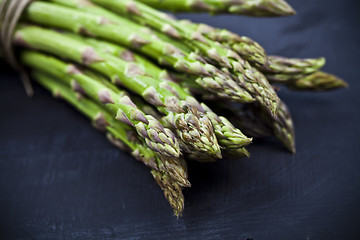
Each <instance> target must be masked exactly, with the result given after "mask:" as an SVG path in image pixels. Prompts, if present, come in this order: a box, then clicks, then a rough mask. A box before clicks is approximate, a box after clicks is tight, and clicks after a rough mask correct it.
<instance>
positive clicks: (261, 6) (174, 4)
mask: <svg viewBox="0 0 360 240" xmlns="http://www.w3.org/2000/svg"><path fill="white" fill-rule="evenodd" d="M139 1H141V2H143V3H145V4H148V5H149V6H152V7H154V8H158V9H163V10H168V11H173V12H209V13H211V14H216V13H232V14H241V15H248V16H255V17H265V16H266V17H270V16H289V15H294V14H295V11H294V9H293V8H292V7H291V6H290V5H289V4H288V3H286V2H285V1H284V0H259V1H257V0H231V1H228V0H189V1H184V0H139Z"/></svg>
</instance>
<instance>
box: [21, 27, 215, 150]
mask: <svg viewBox="0 0 360 240" xmlns="http://www.w3.org/2000/svg"><path fill="white" fill-rule="evenodd" d="M15 42H17V43H20V44H22V45H23V46H26V47H29V46H31V47H32V48H35V49H39V50H42V51H47V52H49V53H52V54H55V55H57V56H61V57H64V58H68V59H71V60H73V61H76V62H78V63H80V64H85V65H86V66H88V67H89V68H91V69H94V70H97V71H99V72H101V73H103V74H104V75H106V76H107V77H108V78H109V79H111V80H112V82H113V83H114V84H121V85H124V86H126V87H127V88H128V89H130V90H132V91H133V92H135V93H137V94H138V95H140V96H142V97H143V98H144V99H145V100H147V101H148V102H150V103H151V104H153V105H155V106H156V107H157V108H158V109H159V110H160V111H162V112H163V113H164V114H165V115H166V120H167V121H168V122H169V124H170V125H171V126H173V128H174V129H176V131H177V133H178V135H179V136H180V137H181V138H183V139H186V141H187V143H188V144H192V145H194V147H195V148H196V149H197V150H199V151H204V152H209V154H214V155H216V156H218V157H221V153H220V147H219V145H218V143H217V140H216V137H215V134H214V132H213V127H212V124H211V122H210V121H209V120H208V119H207V117H206V116H205V115H203V114H200V113H199V112H198V111H197V110H196V109H194V108H191V107H189V105H188V103H187V102H186V101H183V100H181V101H180V100H179V99H178V98H177V97H176V96H175V95H174V93H173V92H172V91H171V90H169V89H166V88H164V86H162V84H161V83H162V82H161V81H160V80H157V79H154V78H153V77H151V76H149V75H147V74H146V73H145V72H143V71H141V69H139V68H138V67H137V66H136V65H134V64H132V63H129V62H126V61H124V60H121V59H119V58H116V57H114V56H112V55H110V54H106V53H102V52H101V51H96V50H95V49H94V48H92V47H91V46H89V45H87V44H85V43H83V42H81V41H77V40H75V39H71V38H69V37H67V36H64V35H62V34H60V33H57V32H54V31H51V30H45V29H41V28H38V27H22V28H20V29H19V30H18V31H17V33H16V37H15ZM45 43H46V44H45ZM64 49H66V50H64ZM94 94H95V93H94ZM112 97H113V96H112ZM105 100H106V99H105ZM154 137H156V136H154Z"/></svg>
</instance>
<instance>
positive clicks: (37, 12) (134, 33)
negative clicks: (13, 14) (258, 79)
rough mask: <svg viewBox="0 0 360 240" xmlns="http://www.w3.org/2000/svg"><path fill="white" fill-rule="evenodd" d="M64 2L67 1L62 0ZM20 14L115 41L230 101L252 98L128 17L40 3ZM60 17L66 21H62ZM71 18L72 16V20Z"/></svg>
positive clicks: (196, 57)
mask: <svg viewBox="0 0 360 240" xmlns="http://www.w3.org/2000/svg"><path fill="white" fill-rule="evenodd" d="M64 2H67V1H65V0H64ZM24 16H25V17H26V19H27V20H28V21H32V22H34V23H38V24H42V25H45V26H51V27H58V28H62V29H66V30H69V31H73V32H76V33H82V34H86V35H90V36H96V37H99V38H103V39H105V40H109V41H111V42H116V43H118V44H120V45H123V46H126V47H129V48H132V49H134V50H137V51H139V52H141V53H143V54H145V55H147V56H149V57H151V58H153V59H155V60H157V61H158V62H159V63H160V64H161V65H164V66H167V67H171V68H174V69H175V70H177V71H179V72H188V73H191V74H194V75H196V76H199V81H201V84H203V86H204V87H205V88H207V89H209V90H211V91H213V92H214V93H218V92H221V95H222V96H225V97H226V98H230V99H233V100H234V101H241V102H252V101H253V98H252V97H251V96H250V95H249V94H248V93H247V92H246V91H244V90H243V89H242V88H241V87H240V86H238V84H237V83H236V82H235V81H234V80H233V79H231V77H230V76H228V74H226V73H224V72H222V71H220V70H219V69H217V68H216V67H214V66H213V65H211V64H208V63H206V62H203V61H201V59H199V57H198V55H197V54H195V53H190V54H187V53H184V52H183V51H181V49H178V48H176V47H175V46H174V45H172V44H170V43H167V42H164V41H163V40H161V39H159V38H157V37H154V36H153V35H151V34H149V31H148V28H146V27H144V26H141V25H138V24H136V23H134V22H131V21H129V20H128V19H125V18H121V17H117V21H112V20H109V19H107V18H106V17H103V15H99V14H89V13H86V12H82V11H80V10H76V9H75V10H74V9H70V8H64V7H61V6H58V5H55V4H51V3H43V2H33V3H32V4H31V5H30V6H29V7H28V9H27V11H26V12H25V14H24ZM64 18H66V19H70V21H63V19H64ZM71 19H76V21H72V20H71ZM99 22H100V24H99Z"/></svg>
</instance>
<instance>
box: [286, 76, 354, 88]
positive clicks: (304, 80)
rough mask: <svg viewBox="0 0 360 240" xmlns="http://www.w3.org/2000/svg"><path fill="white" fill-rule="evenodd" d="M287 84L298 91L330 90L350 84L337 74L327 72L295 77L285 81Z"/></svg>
mask: <svg viewBox="0 0 360 240" xmlns="http://www.w3.org/2000/svg"><path fill="white" fill-rule="evenodd" d="M285 86H287V87H288V88H290V89H292V90H297V91H305V90H306V91H314V92H321V91H330V90H335V89H339V88H347V87H348V84H347V83H346V82H345V81H344V80H342V79H340V78H338V77H337V76H335V75H332V74H329V73H325V72H321V71H318V72H314V73H312V74H309V75H305V76H302V77H300V78H299V79H296V77H295V78H293V79H290V80H288V81H286V82H285Z"/></svg>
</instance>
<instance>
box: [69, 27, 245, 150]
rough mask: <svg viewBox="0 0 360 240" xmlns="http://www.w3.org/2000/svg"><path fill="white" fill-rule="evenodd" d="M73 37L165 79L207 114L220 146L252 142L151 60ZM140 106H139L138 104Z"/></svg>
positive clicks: (83, 38)
mask: <svg viewBox="0 0 360 240" xmlns="http://www.w3.org/2000/svg"><path fill="white" fill-rule="evenodd" d="M70 36H71V37H76V38H77V39H81V41H83V42H87V43H89V44H90V45H91V46H93V47H94V48H96V49H99V50H100V49H101V50H102V51H105V52H108V53H111V54H113V55H114V56H119V57H120V58H124V59H126V60H128V61H130V62H132V63H134V64H136V65H137V66H138V67H139V68H141V69H142V70H143V71H144V72H147V73H148V74H151V75H153V76H154V77H156V78H159V79H163V81H164V85H165V84H169V86H167V88H172V91H175V92H176V95H178V96H179V98H180V99H181V100H185V101H187V102H189V104H191V105H193V106H194V107H196V108H197V109H198V110H199V111H200V112H202V113H204V114H206V116H207V117H208V118H209V119H210V121H211V122H212V124H213V126H214V128H215V134H216V137H217V138H218V141H219V144H220V146H221V147H224V148H239V147H244V146H246V145H248V144H249V143H250V142H251V139H249V138H247V137H246V136H245V135H243V134H242V133H241V131H240V130H239V129H236V128H235V127H234V126H233V125H232V124H231V123H230V122H229V121H228V120H227V119H226V118H224V117H221V116H218V115H216V114H215V113H214V112H213V111H211V109H210V108H209V107H207V106H206V105H205V104H203V103H201V104H200V103H199V102H198V101H197V100H196V99H195V98H193V97H192V96H191V95H190V94H189V93H188V92H186V91H184V89H183V88H182V87H180V86H179V85H178V84H177V83H174V82H169V81H168V80H172V79H171V77H170V76H169V75H168V73H167V71H166V70H162V69H160V68H159V67H158V66H157V65H155V64H153V63H152V62H150V61H149V60H147V59H145V58H143V57H141V56H139V55H137V54H135V53H133V52H131V51H130V50H128V49H126V48H123V47H120V46H118V45H115V44H112V43H109V42H104V41H100V40H96V39H91V38H85V37H80V36H74V34H70ZM136 105H138V104H136Z"/></svg>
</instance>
